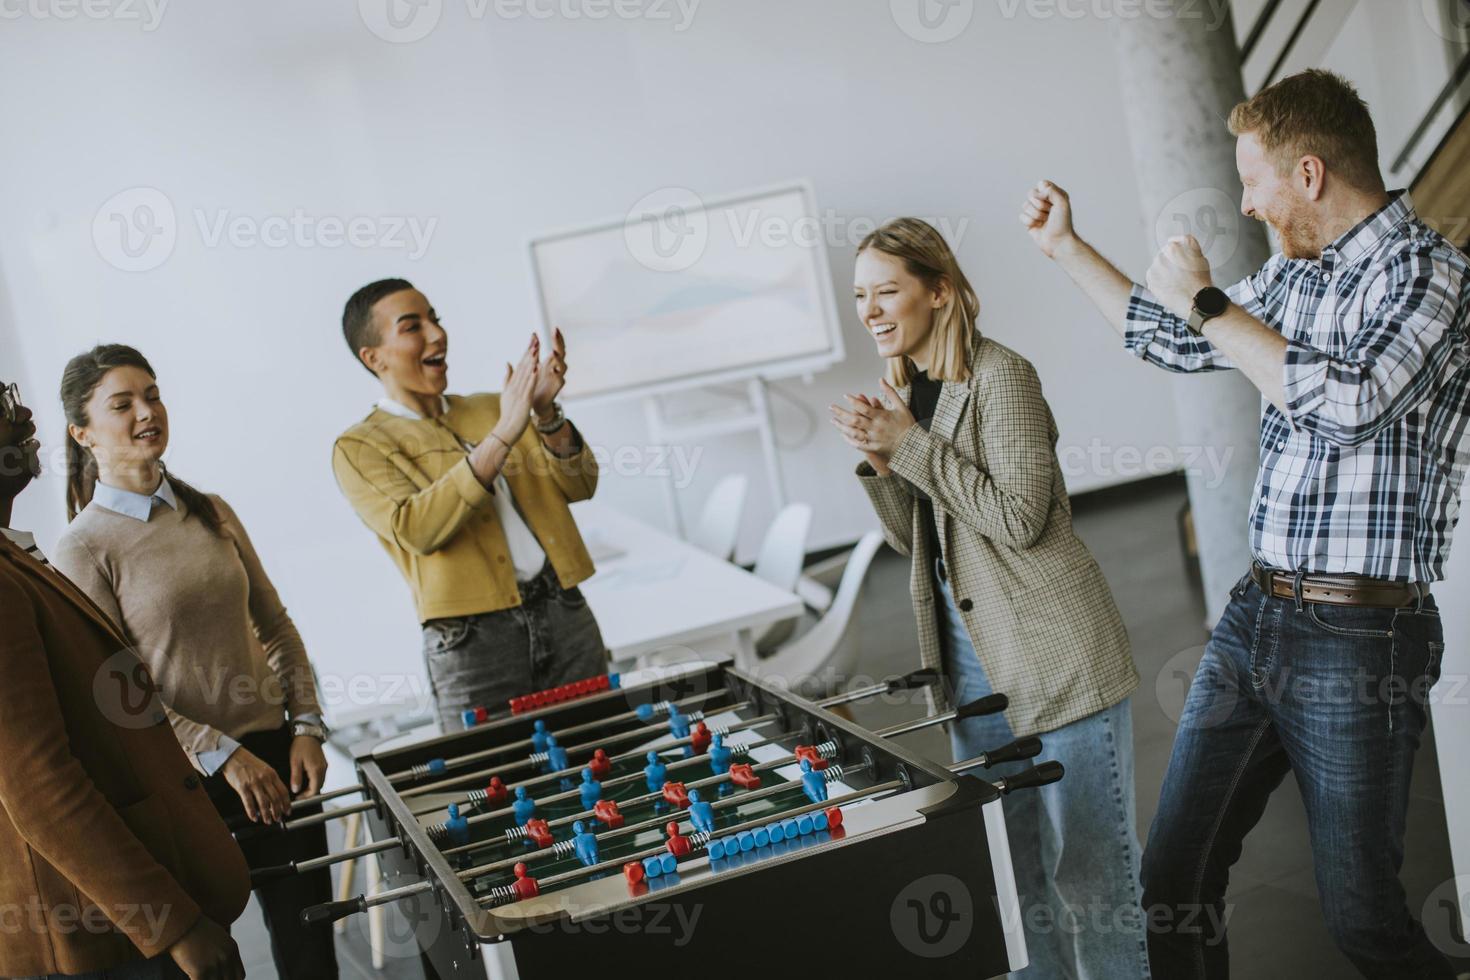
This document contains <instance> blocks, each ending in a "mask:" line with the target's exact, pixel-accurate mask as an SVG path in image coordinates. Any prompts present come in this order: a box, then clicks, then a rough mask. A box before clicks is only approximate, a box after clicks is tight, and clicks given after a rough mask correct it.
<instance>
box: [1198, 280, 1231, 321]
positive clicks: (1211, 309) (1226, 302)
mask: <svg viewBox="0 0 1470 980" xmlns="http://www.w3.org/2000/svg"><path fill="white" fill-rule="evenodd" d="M1194 308H1195V309H1197V310H1199V311H1200V312H1201V313H1203V314H1204V315H1205V316H1219V315H1220V314H1222V313H1224V312H1225V311H1226V310H1228V309H1229V308H1230V297H1229V296H1227V295H1225V291H1224V290H1222V289H1217V288H1215V287H1214V286H1206V287H1205V288H1204V289H1201V290H1200V291H1199V293H1198V294H1196V295H1195V297H1194Z"/></svg>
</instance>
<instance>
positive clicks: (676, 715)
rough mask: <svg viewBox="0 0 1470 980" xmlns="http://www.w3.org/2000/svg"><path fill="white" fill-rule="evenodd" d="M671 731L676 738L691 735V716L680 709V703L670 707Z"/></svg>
mask: <svg viewBox="0 0 1470 980" xmlns="http://www.w3.org/2000/svg"><path fill="white" fill-rule="evenodd" d="M669 732H670V733H672V734H673V736H674V737H675V738H688V737H689V716H688V715H686V714H684V712H682V711H680V710H679V706H678V705H672V706H671V707H670V708H669Z"/></svg>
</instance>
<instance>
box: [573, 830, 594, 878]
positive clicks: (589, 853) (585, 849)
mask: <svg viewBox="0 0 1470 980" xmlns="http://www.w3.org/2000/svg"><path fill="white" fill-rule="evenodd" d="M572 844H573V847H574V848H575V849H576V851H577V860H578V861H581V862H582V866H583V867H584V868H590V867H592V866H593V865H594V864H596V863H597V836H596V835H595V834H589V833H588V832H587V825H586V824H584V823H582V821H580V820H578V821H577V822H576V823H574V824H572Z"/></svg>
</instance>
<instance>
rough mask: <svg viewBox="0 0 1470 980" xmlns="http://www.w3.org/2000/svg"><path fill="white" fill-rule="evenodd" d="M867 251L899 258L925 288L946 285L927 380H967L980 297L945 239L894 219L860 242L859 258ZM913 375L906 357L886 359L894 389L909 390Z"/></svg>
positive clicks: (916, 223)
mask: <svg viewBox="0 0 1470 980" xmlns="http://www.w3.org/2000/svg"><path fill="white" fill-rule="evenodd" d="M870 248H871V249H875V250H877V251H879V252H882V253H883V254H884V255H890V256H892V257H893V258H895V259H900V260H902V262H903V264H904V268H906V269H907V270H908V272H909V274H910V275H912V276H914V277H915V278H917V279H918V280H919V281H920V282H922V283H923V284H924V285H925V286H926V287H927V288H929V289H939V288H940V286H941V285H943V284H946V283H947V284H948V285H949V287H950V297H949V302H948V303H946V304H944V306H942V307H940V308H939V309H937V310H935V311H934V325H933V329H932V331H931V332H930V334H929V377H931V378H933V379H934V380H935V381H968V380H970V344H971V340H972V338H973V336H974V333H975V325H976V323H977V322H978V321H979V318H980V298H979V297H978V296H976V295H975V290H974V289H973V288H972V287H971V286H970V280H968V279H966V278H965V274H964V273H963V272H962V271H960V265H959V262H958V261H957V260H956V259H955V255H954V251H953V250H952V249H951V248H950V247H949V243H948V242H946V241H945V240H944V236H943V235H941V234H940V233H939V232H938V231H937V230H936V229H935V228H934V226H933V225H931V224H929V222H927V221H923V220H920V219H919V218H895V219H894V220H892V221H890V222H888V223H887V224H885V225H884V226H883V227H881V228H879V229H878V230H877V231H875V232H873V233H872V234H870V235H868V237H866V238H864V239H863V241H862V244H861V245H859V246H858V254H859V255H861V254H863V253H864V252H866V251H867V250H868V249H870ZM916 373H917V369H916V368H915V367H914V362H913V361H911V360H909V359H908V358H907V357H904V356H902V355H900V356H898V357H890V358H888V368H887V372H886V375H887V379H888V383H889V384H890V385H892V386H893V387H895V388H903V387H905V386H907V385H908V384H909V383H910V382H911V381H912V380H913V377H914V375H915V374H916Z"/></svg>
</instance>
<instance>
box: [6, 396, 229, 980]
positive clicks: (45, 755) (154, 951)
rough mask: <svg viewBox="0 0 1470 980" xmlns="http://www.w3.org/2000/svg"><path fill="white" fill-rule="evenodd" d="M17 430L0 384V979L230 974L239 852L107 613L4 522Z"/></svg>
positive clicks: (27, 416) (198, 979)
mask: <svg viewBox="0 0 1470 980" xmlns="http://www.w3.org/2000/svg"><path fill="white" fill-rule="evenodd" d="M34 436H35V425H34V423H33V422H32V421H31V413H30V411H29V410H28V409H27V408H25V407H24V406H23V405H21V404H20V398H19V393H18V392H17V391H16V389H15V387H14V386H13V385H5V384H3V383H0V531H3V532H4V533H0V676H3V677H4V680H5V705H4V708H3V710H0V757H3V758H4V760H5V761H4V764H3V765H0V977H35V976H43V977H50V976H69V977H76V976H79V975H80V976H101V975H102V974H103V972H104V971H106V974H105V975H106V976H107V977H109V978H119V980H123V978H125V980H153V978H178V977H188V978H190V980H238V978H243V977H244V976H245V970H244V967H243V965H242V964H241V961H240V953H239V950H238V948H237V947H236V946H235V943H234V940H232V939H231V938H230V934H229V929H228V927H229V924H230V923H232V922H233V921H234V920H235V919H236V918H237V917H238V916H239V915H240V913H241V912H242V911H243V910H244V908H245V903H246V901H247V899H248V898H249V894H250V877H249V871H248V869H247V868H246V865H245V859H244V857H243V856H242V855H241V853H240V848H239V847H238V846H237V845H236V844H235V842H234V840H233V839H232V838H231V837H230V834H229V831H228V830H227V829H226V828H225V825H224V822H223V821H222V820H221V819H220V816H219V814H218V813H217V812H216V811H215V808H214V805H213V804H212V803H210V801H209V798H208V797H207V796H206V795H205V792H204V788H203V785H202V782H201V780H200V778H199V776H198V775H197V774H196V773H195V772H194V769H193V767H192V766H191V765H190V764H189V761H188V759H187V758H186V757H185V755H184V751H183V749H182V748H180V747H179V743H178V739H177V738H176V737H175V736H174V732H173V728H172V726H171V725H170V724H169V722H168V717H167V715H166V714H165V713H164V711H163V708H162V705H161V704H160V702H159V700H158V698H157V691H156V688H155V685H154V683H153V679H152V676H151V675H150V674H149V672H148V670H147V668H146V667H145V666H144V665H143V664H142V662H141V661H140V660H139V659H138V657H137V655H136V654H135V653H134V652H133V651H132V650H131V649H129V648H128V645H127V643H126V642H125V641H124V640H123V638H122V636H121V634H120V633H119V631H118V628H117V626H116V624H114V623H113V622H111V621H110V620H109V619H108V618H107V617H106V616H105V615H104V614H103V613H102V612H101V611H100V610H98V609H97V607H96V606H94V605H93V604H92V603H91V602H90V601H89V600H88V599H87V597H86V596H85V595H83V594H82V592H81V591H80V590H79V589H77V588H76V586H74V585H73V584H72V583H71V582H70V581H69V580H67V579H66V578H65V577H64V576H62V575H61V574H60V573H58V572H57V571H56V570H55V569H54V568H52V567H51V566H50V565H49V564H48V563H47V562H46V561H45V558H44V556H43V555H41V553H40V551H39V550H38V549H36V548H35V546H34V541H33V540H32V539H30V537H29V535H24V534H21V533H20V532H15V531H12V530H11V529H10V527H9V525H10V518H11V512H12V507H13V503H14V500H15V498H16V496H18V495H19V494H20V492H21V491H22V490H24V489H25V487H26V485H27V484H29V482H30V481H31V479H32V478H33V477H35V476H36V475H37V474H38V473H39V472H40V466H39V462H38V459H39V453H38V449H39V446H38V444H37V442H36V440H35V438H34Z"/></svg>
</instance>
